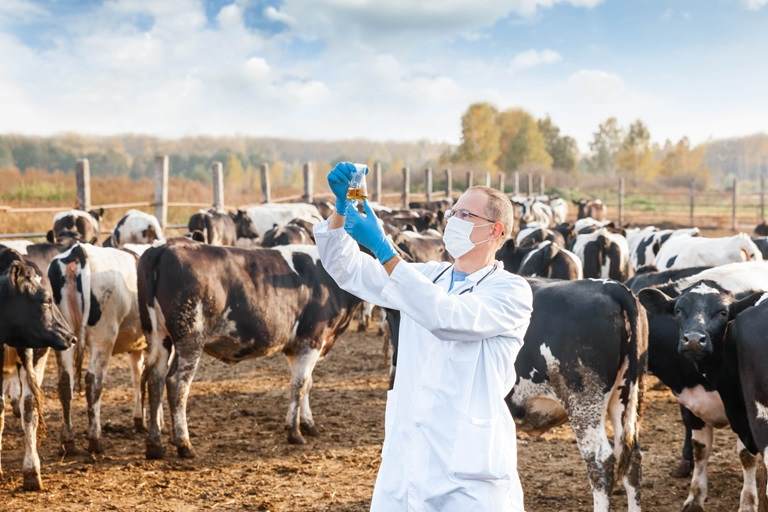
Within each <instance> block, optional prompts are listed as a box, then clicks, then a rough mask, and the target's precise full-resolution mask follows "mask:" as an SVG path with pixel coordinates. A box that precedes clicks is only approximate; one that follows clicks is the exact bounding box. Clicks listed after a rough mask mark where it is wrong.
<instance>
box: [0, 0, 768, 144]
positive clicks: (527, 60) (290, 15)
mask: <svg viewBox="0 0 768 512" xmlns="http://www.w3.org/2000/svg"><path fill="white" fill-rule="evenodd" d="M766 28H768V0H674V1H673V0H670V1H663V0H234V1H233V0H162V1H158V0H0V132H13V133H25V134H43V135H47V134H55V133H60V132H73V131H76V132H82V133H87V134H115V133H127V132H130V133H146V134H153V135H159V136H164V137H178V136H184V135H195V134H214V135H253V136H275V137H290V138H302V139H340V138H366V139H381V140H383V139H386V140H422V139H427V140H434V141H445V142H450V143H457V142H459V141H460V138H461V123H460V118H461V114H462V113H463V111H464V110H465V109H466V108H467V106H468V105H469V104H470V103H472V102H475V101H489V102H491V103H493V104H495V105H496V106H497V107H498V108H499V109H506V108H524V109H526V110H528V111H529V112H531V113H532V114H534V115H536V116H543V115H547V114H548V115H550V116H551V117H552V119H553V120H554V121H555V123H556V124H558V125H559V126H560V127H561V129H562V131H563V132H564V133H566V134H569V135H571V136H573V137H575V138H576V140H577V141H578V143H579V146H580V148H581V150H582V151H586V150H588V143H589V140H590V139H591V136H592V133H593V132H594V131H595V129H596V127H597V125H598V123H600V122H601V121H603V120H604V119H606V118H607V117H609V116H615V117H617V118H618V119H619V121H620V122H621V123H622V124H624V125H628V124H629V123H630V122H631V121H633V120H635V119H637V118H640V119H642V120H644V121H645V122H646V124H647V125H648V126H649V128H650V131H651V134H652V137H653V139H654V140H657V141H663V140H665V139H667V138H669V139H671V140H677V139H679V138H680V137H682V136H688V137H689V138H690V139H691V140H692V141H693V142H694V143H698V142H703V141H706V140H708V139H711V138H723V137H732V136H739V135H746V134H752V133H756V132H765V131H768V58H767V57H766V56H768V30H766Z"/></svg>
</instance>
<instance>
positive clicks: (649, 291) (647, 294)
mask: <svg viewBox="0 0 768 512" xmlns="http://www.w3.org/2000/svg"><path fill="white" fill-rule="evenodd" d="M637 298H638V299H640V303H641V304H642V305H643V306H645V309H647V310H648V311H650V312H651V313H657V314H665V313H668V314H671V313H672V311H673V310H674V306H675V300H674V299H673V298H671V297H670V296H669V295H667V294H666V293H664V292H662V291H661V290H657V289H656V288H644V289H642V290H640V293H638V294H637Z"/></svg>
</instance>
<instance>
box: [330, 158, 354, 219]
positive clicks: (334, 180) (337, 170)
mask: <svg viewBox="0 0 768 512" xmlns="http://www.w3.org/2000/svg"><path fill="white" fill-rule="evenodd" d="M354 172H355V166H354V165H352V164H351V163H349V162H339V163H337V164H336V165H335V166H334V167H333V169H331V172H329V173H328V186H329V187H331V191H332V192H333V195H335V196H336V213H338V214H339V215H344V212H345V211H346V210H347V189H348V188H349V180H350V178H351V177H352V174H353V173H354Z"/></svg>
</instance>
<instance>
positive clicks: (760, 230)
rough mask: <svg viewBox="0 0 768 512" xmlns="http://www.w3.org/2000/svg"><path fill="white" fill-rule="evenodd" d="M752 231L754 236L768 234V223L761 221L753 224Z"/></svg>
mask: <svg viewBox="0 0 768 512" xmlns="http://www.w3.org/2000/svg"><path fill="white" fill-rule="evenodd" d="M753 233H754V235H755V236H768V223H766V222H765V221H762V222H761V223H760V224H758V225H757V226H755V230H754V232H753Z"/></svg>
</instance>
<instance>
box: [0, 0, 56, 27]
mask: <svg viewBox="0 0 768 512" xmlns="http://www.w3.org/2000/svg"><path fill="white" fill-rule="evenodd" d="M47 15H48V11H46V10H45V9H44V8H43V7H41V6H40V5H37V4H35V3H33V2H31V1H30V0H3V1H2V2H0V23H2V22H3V21H29V20H32V19H35V18H38V19H39V18H41V17H43V16H47Z"/></svg>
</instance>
